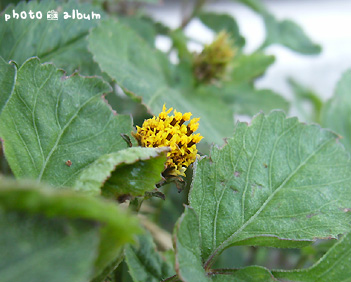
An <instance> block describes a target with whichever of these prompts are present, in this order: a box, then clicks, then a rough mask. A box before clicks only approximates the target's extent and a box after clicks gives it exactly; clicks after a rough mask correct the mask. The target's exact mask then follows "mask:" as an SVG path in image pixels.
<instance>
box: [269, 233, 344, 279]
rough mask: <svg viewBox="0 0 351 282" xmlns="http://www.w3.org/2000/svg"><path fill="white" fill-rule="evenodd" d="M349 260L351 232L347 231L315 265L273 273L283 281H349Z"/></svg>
mask: <svg viewBox="0 0 351 282" xmlns="http://www.w3.org/2000/svg"><path fill="white" fill-rule="evenodd" d="M350 261H351V233H347V234H345V235H344V236H343V237H342V238H341V239H340V240H339V241H338V242H337V243H336V244H335V245H334V246H333V247H331V248H330V250H329V251H328V252H327V253H326V254H325V255H324V256H323V257H322V258H321V259H320V260H319V261H318V262H317V263H316V264H315V265H313V266H311V267H309V268H306V269H296V270H291V271H274V272H273V275H274V276H275V277H276V278H278V279H284V281H301V282H317V281H318V282H327V281H350V277H351V269H350Z"/></svg>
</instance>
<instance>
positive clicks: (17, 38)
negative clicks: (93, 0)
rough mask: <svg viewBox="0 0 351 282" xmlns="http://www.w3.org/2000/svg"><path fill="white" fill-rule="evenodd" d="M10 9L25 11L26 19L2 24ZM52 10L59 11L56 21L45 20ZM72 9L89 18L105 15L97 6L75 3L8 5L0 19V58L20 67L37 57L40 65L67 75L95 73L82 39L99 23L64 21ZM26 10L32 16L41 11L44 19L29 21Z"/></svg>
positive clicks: (80, 20) (47, 0)
mask: <svg viewBox="0 0 351 282" xmlns="http://www.w3.org/2000/svg"><path fill="white" fill-rule="evenodd" d="M12 10H15V11H16V12H17V13H20V12H22V11H25V12H27V18H26V19H20V20H16V19H13V18H11V19H9V20H8V21H5V19H4V17H5V14H9V15H10V16H12ZM51 10H56V11H58V12H59V14H58V20H57V21H47V20H46V13H47V12H48V11H51ZM73 10H78V11H79V12H80V13H82V14H86V15H88V14H89V15H90V16H91V14H92V12H94V13H95V14H97V13H99V14H101V17H103V16H104V15H103V12H102V11H100V10H99V9H98V8H97V7H94V6H92V5H89V4H79V3H77V1H69V2H68V3H62V1H53V0H45V1H40V2H39V3H38V2H37V1H30V2H28V3H27V2H21V3H19V4H18V5H17V6H16V7H13V6H9V7H8V8H7V9H6V10H5V11H4V13H3V14H2V15H1V17H0V19H1V21H2V24H1V25H0V56H2V57H3V58H4V59H5V60H14V61H16V62H17V63H18V64H19V65H22V64H23V63H24V62H25V60H27V59H28V58H29V57H32V56H38V57H40V58H41V60H42V61H43V62H54V63H55V64H56V65H57V66H58V67H60V68H63V69H65V70H66V71H67V72H69V73H72V72H74V71H75V70H79V71H80V72H81V73H84V74H90V75H92V74H96V72H97V71H98V67H97V65H96V64H95V63H94V62H93V60H92V57H91V55H90V53H89V52H88V50H87V42H86V38H85V37H86V36H87V34H88V32H89V30H90V29H91V28H92V27H94V26H96V25H97V23H98V22H99V20H96V19H91V20H86V19H77V18H76V19H72V18H70V19H66V20H65V19H64V18H63V16H64V14H63V13H64V12H68V13H69V14H70V15H72V11H73ZM29 11H32V12H33V13H34V14H35V13H36V12H38V11H40V12H42V17H43V18H42V19H31V18H30V16H29ZM76 17H77V15H76Z"/></svg>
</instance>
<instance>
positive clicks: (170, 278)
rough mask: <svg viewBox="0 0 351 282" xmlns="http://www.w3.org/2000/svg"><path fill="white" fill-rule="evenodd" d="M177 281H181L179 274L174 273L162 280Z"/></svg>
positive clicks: (163, 281) (165, 281) (164, 281)
mask: <svg viewBox="0 0 351 282" xmlns="http://www.w3.org/2000/svg"><path fill="white" fill-rule="evenodd" d="M176 281H179V279H178V277H177V275H173V276H171V277H168V278H166V279H164V280H162V281H161V282H176Z"/></svg>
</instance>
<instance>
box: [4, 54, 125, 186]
mask: <svg viewBox="0 0 351 282" xmlns="http://www.w3.org/2000/svg"><path fill="white" fill-rule="evenodd" d="M108 91H110V87H109V86H108V85H107V84H106V83H105V82H104V81H102V80H101V79H98V78H94V77H91V78H85V77H81V76H79V75H77V74H75V75H73V76H71V77H68V78H67V77H65V76H64V74H63V72H62V71H60V70H58V69H56V68H55V67H54V66H53V65H51V64H43V65H41V64H40V62H39V60H38V59H36V58H33V59H30V60H28V61H27V62H26V63H25V64H24V65H23V66H22V67H21V68H20V69H19V71H18V74H17V81H16V85H15V90H14V93H13V94H12V95H11V98H10V99H9V101H8V103H7V106H6V108H5V109H4V110H3V113H2V115H1V119H0V132H1V137H2V139H3V141H4V143H3V144H4V150H5V156H6V158H7V160H8V162H9V164H10V167H11V169H12V171H13V173H14V175H15V176H16V177H17V178H32V179H37V180H39V181H45V182H48V183H50V184H52V185H54V186H65V185H66V186H69V185H71V184H73V183H74V181H75V179H76V178H77V177H78V175H79V173H81V171H82V170H83V169H84V168H86V167H87V166H88V165H89V164H91V163H93V162H94V161H95V160H96V159H97V158H99V157H100V156H101V155H104V154H108V153H111V152H115V151H118V150H121V149H124V148H126V147H127V144H126V142H125V141H124V140H123V139H122V137H121V136H120V134H121V133H129V132H131V131H132V125H131V120H130V117H128V116H120V115H117V116H116V115H115V114H114V113H113V112H112V111H111V109H110V108H109V106H108V105H107V104H106V103H105V101H104V100H103V99H102V98H101V95H102V94H103V93H104V92H108ZM68 161H70V162H68ZM67 162H68V163H67ZM70 164H71V165H70Z"/></svg>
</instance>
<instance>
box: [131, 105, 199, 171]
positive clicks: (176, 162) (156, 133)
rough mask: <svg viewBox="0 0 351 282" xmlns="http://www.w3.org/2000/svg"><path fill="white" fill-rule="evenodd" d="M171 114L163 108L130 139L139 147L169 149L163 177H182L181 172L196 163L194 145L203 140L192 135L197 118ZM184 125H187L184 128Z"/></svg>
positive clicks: (175, 112)
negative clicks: (136, 142) (133, 138)
mask: <svg viewBox="0 0 351 282" xmlns="http://www.w3.org/2000/svg"><path fill="white" fill-rule="evenodd" d="M172 110H173V108H170V109H169V110H167V109H166V106H165V105H163V109H162V112H161V113H160V114H159V116H158V117H153V118H150V119H147V120H145V121H144V123H143V126H142V127H139V126H137V132H136V133H135V134H133V135H134V137H135V138H136V139H137V140H138V142H139V145H140V146H143V147H164V146H168V147H170V148H171V151H170V152H168V154H167V162H166V170H165V172H166V176H178V175H181V176H185V174H184V172H185V170H186V169H187V167H188V166H189V165H190V164H192V163H193V162H194V161H195V159H196V155H197V149H196V144H197V143H199V142H200V140H201V139H202V138H203V137H202V136H201V135H200V133H198V134H193V133H194V132H195V131H196V130H197V129H198V127H199V120H200V118H194V119H192V120H190V117H191V113H185V114H182V113H180V112H177V111H176V110H174V115H171V116H169V113H170V112H171V111H172ZM189 120H190V121H189ZM187 121H189V123H188V124H187V125H185V124H184V123H185V122H187Z"/></svg>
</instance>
